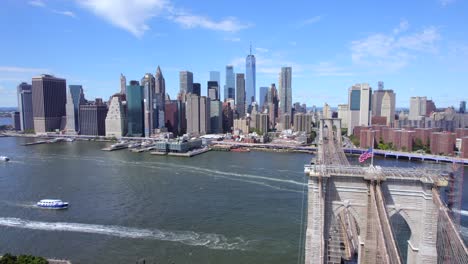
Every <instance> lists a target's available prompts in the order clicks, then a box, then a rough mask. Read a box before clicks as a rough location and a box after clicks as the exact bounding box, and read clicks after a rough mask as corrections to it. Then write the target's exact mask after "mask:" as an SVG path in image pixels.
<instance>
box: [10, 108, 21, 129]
mask: <svg viewBox="0 0 468 264" xmlns="http://www.w3.org/2000/svg"><path fill="white" fill-rule="evenodd" d="M11 119H13V128H14V129H15V130H16V131H19V130H21V121H20V112H18V111H15V112H12V113H11Z"/></svg>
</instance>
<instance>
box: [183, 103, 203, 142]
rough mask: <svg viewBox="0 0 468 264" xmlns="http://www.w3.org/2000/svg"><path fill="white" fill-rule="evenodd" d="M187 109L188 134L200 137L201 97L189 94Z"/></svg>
mask: <svg viewBox="0 0 468 264" xmlns="http://www.w3.org/2000/svg"><path fill="white" fill-rule="evenodd" d="M185 109H186V111H185V114H186V119H187V134H192V135H193V134H194V135H198V134H199V133H200V96H198V95H196V94H187V100H186V102H185Z"/></svg>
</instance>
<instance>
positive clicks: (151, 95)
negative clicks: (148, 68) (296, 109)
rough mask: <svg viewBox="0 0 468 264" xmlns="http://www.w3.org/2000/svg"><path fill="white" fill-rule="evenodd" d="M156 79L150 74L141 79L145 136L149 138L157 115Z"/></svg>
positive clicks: (154, 126)
mask: <svg viewBox="0 0 468 264" xmlns="http://www.w3.org/2000/svg"><path fill="white" fill-rule="evenodd" d="M155 83H156V79H155V78H154V76H153V75H152V74H151V73H146V74H145V76H143V78H142V79H141V82H140V84H141V86H143V93H144V99H143V102H144V109H145V110H144V112H145V114H144V116H145V135H146V136H151V135H152V134H153V131H154V128H156V126H157V120H158V117H157V115H158V113H157V111H156V109H155V108H156V98H155V97H156V96H155V90H156V88H155V86H156V84H155Z"/></svg>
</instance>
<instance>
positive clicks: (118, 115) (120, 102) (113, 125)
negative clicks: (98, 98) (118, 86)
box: [105, 93, 128, 138]
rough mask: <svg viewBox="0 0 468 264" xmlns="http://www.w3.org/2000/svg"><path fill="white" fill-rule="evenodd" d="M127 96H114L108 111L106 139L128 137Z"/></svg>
mask: <svg viewBox="0 0 468 264" xmlns="http://www.w3.org/2000/svg"><path fill="white" fill-rule="evenodd" d="M125 100H126V99H125V95H124V94H121V93H118V94H115V95H113V96H112V98H111V100H110V104H109V109H108V111H107V116H106V121H105V127H106V137H116V138H120V137H124V136H126V135H127V130H128V129H127V125H128V124H127V105H126V104H125V103H124V102H125Z"/></svg>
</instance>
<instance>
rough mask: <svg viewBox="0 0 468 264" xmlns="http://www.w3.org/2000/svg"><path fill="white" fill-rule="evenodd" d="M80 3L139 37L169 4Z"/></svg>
mask: <svg viewBox="0 0 468 264" xmlns="http://www.w3.org/2000/svg"><path fill="white" fill-rule="evenodd" d="M77 1H78V3H79V4H80V5H81V6H82V7H84V8H86V9H88V10H89V11H92V12H93V13H94V14H95V15H97V16H99V17H101V18H103V19H104V20H106V21H107V22H109V23H111V24H113V25H114V26H117V27H120V28H123V29H125V30H127V31H129V32H130V33H132V34H133V35H135V36H137V37H141V36H143V34H144V33H145V31H147V30H148V29H149V26H148V25H147V21H148V20H149V19H150V18H152V17H154V16H157V15H159V14H160V13H161V12H162V11H163V10H164V9H165V8H166V7H167V6H168V4H169V2H168V1H166V0H121V1H114V0H77Z"/></svg>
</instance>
